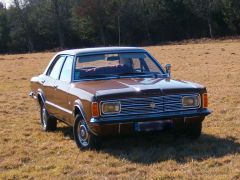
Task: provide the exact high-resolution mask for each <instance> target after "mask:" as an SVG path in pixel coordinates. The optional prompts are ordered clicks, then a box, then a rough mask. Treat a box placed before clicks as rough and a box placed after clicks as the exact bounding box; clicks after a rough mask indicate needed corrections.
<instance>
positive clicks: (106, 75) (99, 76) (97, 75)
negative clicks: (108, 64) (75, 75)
mask: <svg viewBox="0 0 240 180" xmlns="http://www.w3.org/2000/svg"><path fill="white" fill-rule="evenodd" d="M89 77H93V78H101V77H116V78H119V75H116V74H91V75H86V76H81V78H89Z"/></svg>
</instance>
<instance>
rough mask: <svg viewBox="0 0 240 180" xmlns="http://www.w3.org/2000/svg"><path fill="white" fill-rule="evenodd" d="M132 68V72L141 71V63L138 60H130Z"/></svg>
mask: <svg viewBox="0 0 240 180" xmlns="http://www.w3.org/2000/svg"><path fill="white" fill-rule="evenodd" d="M132 66H133V69H134V71H137V72H139V71H141V63H140V60H139V59H138V58H133V59H132Z"/></svg>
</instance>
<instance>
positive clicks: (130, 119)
mask: <svg viewBox="0 0 240 180" xmlns="http://www.w3.org/2000/svg"><path fill="white" fill-rule="evenodd" d="M211 113H212V111H211V110H209V109H206V108H201V109H195V110H185V111H176V112H161V113H154V114H144V115H131V116H119V117H117V116H114V117H104V118H103V117H97V118H91V119H90V123H91V124H93V125H107V124H119V123H134V122H147V121H159V120H171V119H176V118H191V117H205V116H207V115H209V114H211Z"/></svg>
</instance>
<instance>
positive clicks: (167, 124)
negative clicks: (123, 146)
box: [135, 120, 173, 132]
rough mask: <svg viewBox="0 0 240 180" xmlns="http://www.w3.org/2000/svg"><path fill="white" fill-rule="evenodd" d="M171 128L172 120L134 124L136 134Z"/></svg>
mask: <svg viewBox="0 0 240 180" xmlns="http://www.w3.org/2000/svg"><path fill="white" fill-rule="evenodd" d="M172 126H173V121H172V120H164V121H148V122H137V123H135V131H136V132H151V131H162V130H164V129H167V128H172Z"/></svg>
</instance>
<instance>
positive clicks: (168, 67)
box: [165, 64, 172, 77]
mask: <svg viewBox="0 0 240 180" xmlns="http://www.w3.org/2000/svg"><path fill="white" fill-rule="evenodd" d="M171 67H172V66H171V64H166V66H165V69H166V73H167V74H168V76H169V77H170V76H171Z"/></svg>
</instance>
